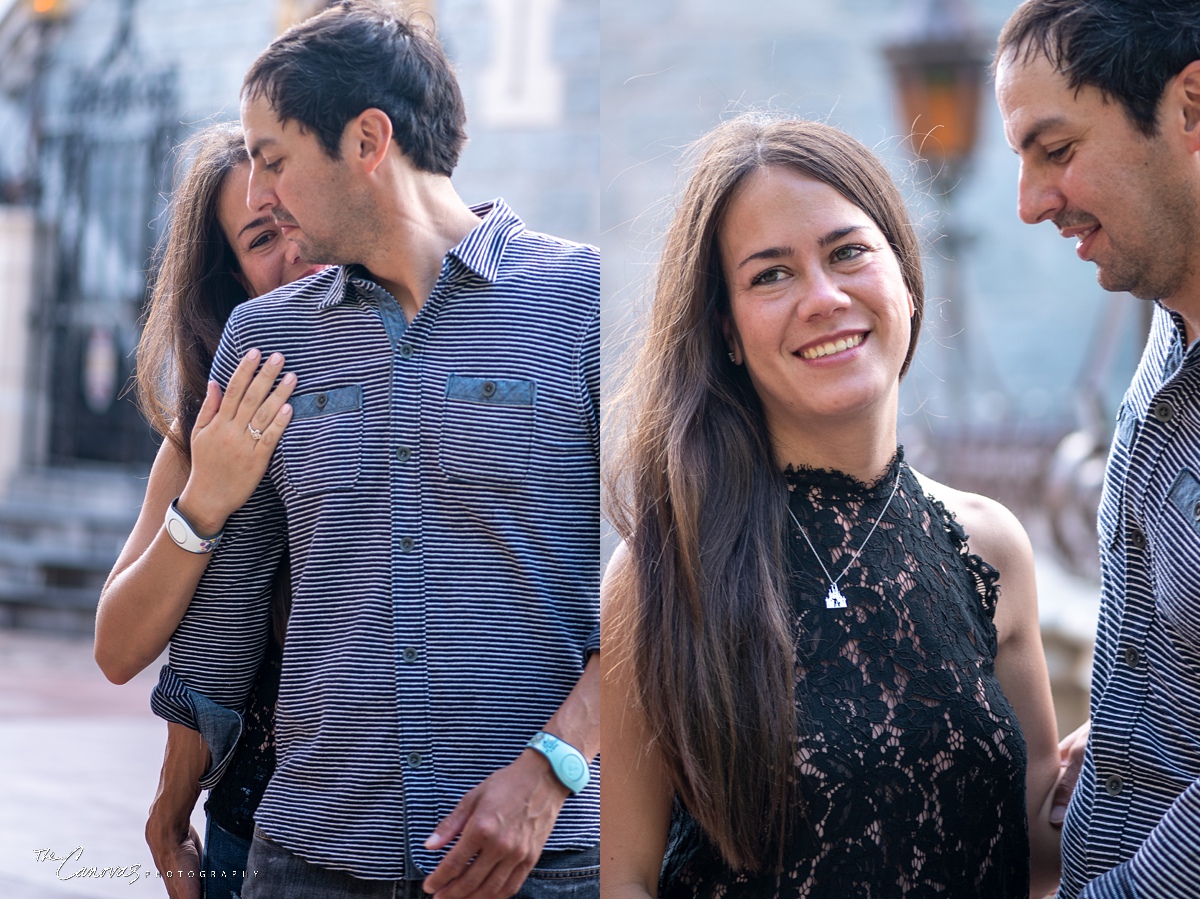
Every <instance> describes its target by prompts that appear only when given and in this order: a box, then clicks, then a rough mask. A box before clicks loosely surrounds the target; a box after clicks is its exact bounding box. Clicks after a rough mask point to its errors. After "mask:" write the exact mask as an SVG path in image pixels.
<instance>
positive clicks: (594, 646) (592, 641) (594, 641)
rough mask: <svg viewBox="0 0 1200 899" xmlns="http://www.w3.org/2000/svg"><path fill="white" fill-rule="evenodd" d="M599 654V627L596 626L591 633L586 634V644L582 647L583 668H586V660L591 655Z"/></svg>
mask: <svg viewBox="0 0 1200 899" xmlns="http://www.w3.org/2000/svg"><path fill="white" fill-rule="evenodd" d="M599 652H600V625H598V624H597V625H596V627H595V628H593V630H592V632H591V633H590V634H588V638H587V643H585V644H584V646H583V667H585V668H586V667H587V663H588V660H589V659H591V657H592V655H593V654H596V653H599Z"/></svg>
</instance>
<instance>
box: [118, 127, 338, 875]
mask: <svg viewBox="0 0 1200 899" xmlns="http://www.w3.org/2000/svg"><path fill="white" fill-rule="evenodd" d="M181 160H182V163H183V164H187V165H188V168H187V171H186V174H184V175H183V176H182V178H181V179H180V182H179V186H178V187H177V188H176V190H175V192H174V195H173V197H172V200H171V205H170V210H169V223H168V227H167V230H166V232H165V234H164V239H163V242H162V243H161V244H160V247H159V252H158V254H157V260H156V262H157V265H156V271H155V277H154V283H153V290H152V294H151V301H150V308H149V312H148V315H147V318H146V322H145V325H144V327H143V331H142V338H141V341H140V343H139V345H138V352H137V390H138V394H137V396H138V403H139V405H140V406H141V408H142V411H143V413H144V414H145V415H146V417H147V419H148V420H149V421H150V423H151V425H152V426H153V427H154V429H155V430H156V431H157V432H158V433H159V434H160V435H162V437H163V438H164V439H163V442H162V446H161V448H160V449H159V452H158V455H157V457H156V458H155V461H154V465H153V467H152V469H151V472H150V479H149V482H148V483H147V485H146V498H145V501H144V502H143V504H142V509H141V512H140V513H139V515H138V520H137V523H136V525H135V526H134V529H133V532H132V533H131V534H130V536H129V539H128V540H127V541H126V543H125V546H124V548H123V549H122V551H121V554H120V556H119V557H118V558H117V562H116V564H115V565H114V566H113V570H112V573H111V574H110V575H109V578H108V581H107V582H106V584H105V586H104V590H103V592H102V594H101V596H100V604H99V606H98V608H97V611H96V643H95V655H96V661H97V663H98V664H99V665H100V668H101V669H102V670H103V671H104V673H105V675H106V676H107V677H108V678H109V680H111V681H113V682H114V683H125V682H126V681H128V680H129V679H130V678H131V677H133V676H134V675H135V674H137V673H138V672H139V671H141V670H142V669H143V668H145V667H146V666H147V665H149V664H150V663H151V662H153V661H154V659H156V658H157V657H158V656H159V655H160V654H161V653H162V651H163V649H164V648H165V647H166V645H167V642H168V640H169V639H170V637H171V634H172V633H173V632H174V630H175V628H176V626H177V625H178V624H179V621H180V620H181V619H182V617H183V614H184V612H185V611H186V610H187V607H188V604H189V603H190V601H191V598H192V594H193V592H194V591H195V589H196V585H197V583H198V582H199V580H200V577H201V575H202V574H203V573H204V570H205V568H206V567H207V564H208V560H209V558H211V556H210V553H211V551H212V549H213V548H214V547H215V544H216V542H217V540H218V539H219V534H220V531H221V528H222V526H223V524H224V521H225V519H226V518H227V517H228V516H229V515H230V514H231V513H232V512H234V511H235V510H237V509H238V508H240V507H241V506H242V505H243V504H244V503H245V502H246V500H247V499H248V498H249V496H250V494H251V493H252V492H253V490H254V488H255V487H256V486H257V485H258V483H259V481H260V480H262V477H263V475H264V473H265V472H266V467H267V464H268V462H269V460H270V458H271V454H272V451H273V450H274V447H275V446H276V444H278V442H279V440H280V438H281V436H282V433H283V430H284V428H286V426H287V424H288V422H289V421H290V413H291V407H290V405H288V403H287V399H288V397H289V396H290V394H291V392H292V390H293V389H294V387H295V384H296V379H295V376H294V375H292V374H290V373H288V374H284V373H283V365H284V359H283V357H282V356H280V355H279V354H277V353H276V354H272V355H270V356H269V357H268V358H267V359H266V360H263V359H262V355H261V354H260V353H258V352H257V351H251V352H250V353H248V354H247V356H246V358H245V359H243V360H242V363H241V365H240V366H239V367H238V370H237V372H236V373H235V375H234V376H233V378H231V379H230V382H229V384H228V387H227V390H226V391H225V394H224V395H222V394H221V391H220V388H219V387H218V386H217V384H216V383H215V382H213V381H211V380H210V379H209V376H208V374H209V368H210V366H211V365H212V359H213V353H214V352H215V351H216V348H217V344H218V342H219V341H220V339H221V332H222V330H223V328H224V326H225V322H226V320H227V319H228V318H229V314H230V312H232V311H233V309H234V307H235V306H237V305H238V304H239V303H241V302H243V301H245V300H246V299H248V298H250V297H253V296H257V295H259V294H263V293H267V292H268V291H271V290H274V289H275V288H276V287H279V286H281V285H283V284H287V283H290V282H291V281H294V280H296V279H297V278H300V277H303V276H304V275H307V274H310V273H313V272H315V271H319V270H320V269H321V268H323V266H312V265H309V264H308V263H307V262H305V261H304V260H303V259H302V258H301V257H300V253H299V251H298V250H297V248H296V246H295V245H294V244H292V243H291V242H290V241H287V240H285V239H284V237H283V236H282V233H281V232H280V229H279V227H278V225H277V224H276V223H275V222H274V220H273V219H272V217H271V214H270V212H269V211H266V210H253V209H250V208H248V207H247V205H246V196H247V187H248V182H249V173H250V159H249V156H248V154H247V152H246V147H245V144H244V141H243V138H242V131H241V128H240V127H238V126H236V125H220V126H214V127H211V128H208V129H206V130H204V131H202V132H201V133H199V134H197V135H196V136H195V137H194V138H192V140H191V141H190V142H189V143H188V144H187V145H185V146H184V147H183V148H181ZM260 366H261V367H260ZM276 381H278V385H277V386H276ZM289 595H290V593H289V585H288V577H287V568H286V558H285V561H284V564H283V565H281V566H280V569H279V571H278V572H277V573H276V580H275V598H274V609H275V637H276V639H275V640H274V641H273V646H272V649H271V650H270V651H269V652H268V654H267V657H266V659H265V661H264V663H263V667H262V669H261V670H260V672H259V677H258V680H257V682H256V686H255V695H254V696H253V697H252V698H251V704H250V707H249V709H248V711H247V714H246V720H245V725H244V728H243V733H242V739H241V741H240V742H239V748H238V750H237V751H236V753H235V756H234V760H233V762H232V763H231V765H230V768H229V769H228V771H227V773H226V774H225V775H224V776H223V778H222V780H221V782H220V783H219V784H218V785H217V787H216V788H214V789H213V790H212V791H211V793H210V796H209V802H208V804H207V805H206V809H207V811H208V813H209V814H208V833H207V836H206V839H205V840H204V844H205V849H206V850H207V851H206V859H205V863H204V865H203V869H204V870H206V871H215V872H217V874H218V877H217V878H215V879H213V880H210V881H209V889H208V895H209V896H210V897H213V896H217V895H236V894H237V892H238V887H239V885H240V876H241V874H242V872H243V871H244V870H245V868H246V864H245V862H246V853H247V852H248V850H249V841H250V836H251V834H252V830H253V819H252V815H253V812H254V809H255V807H256V806H257V804H258V800H259V799H260V798H261V796H262V791H263V789H264V788H265V786H266V783H267V780H268V779H269V778H270V775H271V773H272V771H273V770H274V754H273V742H272V733H273V714H274V696H275V693H276V692H277V689H278V682H279V665H280V657H281V655H280V650H279V647H280V645H281V643H282V633H283V624H284V623H285V621H286V609H287V602H288V598H289ZM201 752H203V746H202V744H201V743H200V742H199V740H198V739H197V738H196V736H195V734H194V732H191V731H187V730H186V729H185V728H181V727H178V726H177V725H173V724H169V725H168V750H167V757H168V761H167V762H166V763H164V769H163V778H162V780H161V782H160V786H159V795H158V796H157V797H156V799H155V803H154V806H153V807H152V808H151V815H150V820H149V822H148V824H147V828H146V836H147V841H148V842H149V843H150V847H151V850H152V852H153V855H154V857H155V862H156V864H158V866H159V869H160V870H164V871H166V870H181V869H184V868H189V869H192V870H193V872H194V873H195V871H196V869H197V866H199V865H200V859H199V851H200V845H199V840H198V838H197V836H196V835H195V834H194V833H192V832H191V831H190V826H189V823H188V822H189V818H190V815H191V811H192V807H193V806H194V804H195V801H196V798H197V796H198V793H199V788H198V786H197V782H196V778H195V777H194V776H192V775H194V774H199V773H201V772H202V770H203V768H202V767H201V769H200V771H192V770H190V769H189V768H188V765H187V764H181V762H180V760H181V759H185V758H186V759H188V761H189V763H190V764H191V765H192V766H197V765H204V764H207V762H206V761H204V760H201V759H200V756H199V753H201ZM164 882H165V883H166V885H167V888H168V892H171V893H172V895H181V896H182V895H197V896H198V895H199V889H200V883H201V881H200V880H198V879H197V878H196V877H191V878H182V879H181V878H178V877H176V878H174V879H173V880H171V881H164Z"/></svg>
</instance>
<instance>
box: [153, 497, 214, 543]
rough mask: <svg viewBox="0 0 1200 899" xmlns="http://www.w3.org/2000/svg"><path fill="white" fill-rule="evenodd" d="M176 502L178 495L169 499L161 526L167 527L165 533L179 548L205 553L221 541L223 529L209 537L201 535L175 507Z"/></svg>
mask: <svg viewBox="0 0 1200 899" xmlns="http://www.w3.org/2000/svg"><path fill="white" fill-rule="evenodd" d="M177 502H179V497H175V499H173V500H171V505H169V506H168V507H167V517H166V518H164V519H163V527H165V528H166V529H167V535H168V536H169V537H170V538H171V539H172V540H174V541H175V544H176V545H177V546H178V547H179V548H180V549H184V550H187V551H188V552H190V553H196V555H205V554H207V553H210V552H212V551H213V550H214V549H216V548H217V544H218V543H220V542H221V535H222V534H223V533H225V531H224V530H220V531H217V533H216V534H214V535H213V536H211V537H201V536H200V535H199V534H197V533H196V529H195V528H193V527H192V524H191V522H190V521H188V520H187V519H186V518H184V517H183V513H181V512H180V511H179V509H178V508H176V506H175V504H176V503H177Z"/></svg>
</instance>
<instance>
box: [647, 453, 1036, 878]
mask: <svg viewBox="0 0 1200 899" xmlns="http://www.w3.org/2000/svg"><path fill="white" fill-rule="evenodd" d="M896 477H899V478H900V480H899V485H898V490H897V492H896V494H895V497H894V498H893V499H892V502H891V505H890V507H889V508H888V510H887V513H886V515H884V517H883V519H882V520H881V522H880V525H879V528H878V530H877V531H876V532H875V534H874V536H872V537H871V539H870V541H869V543H868V544H867V546H866V548H865V549H864V550H863V551H862V553H861V555H860V556H859V559H858V561H857V562H856V563H855V564H853V565H851V567H850V569H849V570H848V571H847V572H846V574H845V576H844V577H842V578H841V580H840V583H839V586H840V588H841V591H842V593H843V594H844V596H845V598H846V601H847V606H846V608H840V609H830V608H827V607H826V602H825V597H826V593H827V592H828V589H829V578H828V577H827V576H826V574H825V572H824V571H823V570H822V568H821V565H820V564H818V563H817V561H816V560H815V559H814V557H813V552H812V550H811V549H810V548H809V546H808V545H807V544H806V543H805V541H804V538H803V537H802V536H801V535H800V533H799V531H798V530H797V529H796V526H795V524H793V523H792V522H791V519H790V518H789V521H788V523H789V525H790V527H789V539H788V544H787V545H788V565H789V582H790V587H791V590H790V592H791V597H792V601H793V604H794V608H795V620H796V633H797V643H796V646H797V668H796V708H797V715H798V719H799V737H798V746H797V753H796V767H795V775H794V776H795V778H796V781H797V783H798V785H799V791H798V792H799V795H800V797H801V801H802V807H801V808H800V809H799V810H798V811H799V815H798V818H797V820H798V821H799V823H798V824H797V825H796V826H795V827H794V828H793V831H792V833H791V836H790V839H789V841H788V844H787V846H786V847H785V855H784V864H783V869H782V873H776V872H775V871H774V870H772V871H770V872H769V873H765V874H747V873H744V872H739V871H734V870H732V869H730V868H729V867H728V866H727V865H726V864H725V863H724V861H723V859H722V858H721V855H720V853H719V852H718V851H717V849H716V848H715V846H713V845H712V844H711V843H710V842H709V840H708V839H707V838H706V836H705V834H704V833H703V831H702V830H701V829H700V827H699V826H698V825H697V824H696V822H695V821H694V820H693V819H692V818H691V817H690V816H689V815H688V814H687V812H686V810H685V809H683V808H681V807H680V806H679V804H678V803H677V804H676V806H677V807H676V809H675V814H674V815H673V817H672V824H671V833H670V838H669V844H668V850H667V855H666V859H665V861H664V865H663V874H662V883H661V886H660V891H659V895H660V896H662V897H664V899H669V897H721V899H739V897H744V899H769V897H789V899H790V897H838V899H841V897H860V896H870V897H876V899H878V897H890V896H904V895H908V896H946V897H967V896H969V897H972V899H976V897H997V899H1011V897H1014V896H1020V897H1025V896H1028V894H1029V836H1028V828H1027V825H1026V820H1025V768H1026V755H1025V740H1024V737H1023V736H1022V734H1021V730H1020V726H1019V725H1018V723H1017V719H1016V715H1015V714H1014V712H1013V710H1012V708H1011V706H1010V705H1009V704H1008V700H1007V699H1006V698H1005V696H1004V693H1003V692H1002V691H1001V689H1000V684H999V683H998V682H997V680H996V677H995V672H994V670H993V661H994V659H995V655H996V629H995V626H994V625H993V623H992V613H993V611H994V610H995V605H996V599H997V596H998V587H997V580H998V574H997V572H996V571H995V569H993V568H991V567H990V566H989V565H987V564H986V563H985V562H984V561H983V560H981V559H980V558H979V557H978V556H975V555H972V554H971V553H970V552H969V551H968V548H967V535H966V534H965V533H964V532H963V529H962V527H961V526H960V525H959V524H958V522H957V521H955V520H954V518H953V516H952V515H951V514H950V513H949V512H947V511H946V509H945V508H944V507H943V506H942V504H941V503H940V502H937V501H936V500H932V499H930V498H929V497H927V496H926V495H925V494H924V493H923V492H922V490H921V487H920V484H919V483H918V482H917V479H916V477H915V476H914V475H913V473H912V471H911V470H910V469H909V468H908V467H907V466H906V465H904V464H903V451H899V452H898V453H897V456H896V459H895V460H893V462H892V465H891V467H890V468H889V470H888V472H887V473H886V474H885V475H884V476H883V477H882V478H881V479H880V481H879V482H878V483H877V484H875V485H874V486H871V487H868V486H867V485H865V484H862V483H860V482H858V481H856V480H854V479H853V478H850V477H848V476H846V475H843V474H840V473H837V472H828V471H814V470H809V469H804V470H800V471H791V470H789V471H788V472H787V481H788V487H789V489H790V491H791V496H790V498H789V502H790V506H791V510H792V512H793V514H794V515H795V516H796V518H797V519H798V521H799V522H800V524H802V525H803V526H804V528H805V529H806V531H807V533H808V536H809V538H810V539H811V541H812V543H813V545H814V546H815V547H816V549H817V550H818V551H819V552H820V553H821V561H822V562H823V563H824V565H825V568H827V569H828V570H829V571H830V572H832V573H833V575H834V577H835V578H836V577H838V575H839V574H840V573H841V571H842V569H843V568H845V567H846V565H847V563H848V562H849V561H850V558H851V557H852V555H853V553H854V551H855V550H856V549H858V547H859V546H861V545H862V542H863V540H864V538H866V536H867V533H868V532H869V531H870V528H871V525H872V524H873V523H874V521H875V519H876V518H877V517H878V516H879V514H880V512H881V511H882V510H883V508H884V505H885V503H886V502H887V499H888V496H889V495H890V494H891V492H892V487H893V484H895V483H896V482H895V480H894V479H895V478H896Z"/></svg>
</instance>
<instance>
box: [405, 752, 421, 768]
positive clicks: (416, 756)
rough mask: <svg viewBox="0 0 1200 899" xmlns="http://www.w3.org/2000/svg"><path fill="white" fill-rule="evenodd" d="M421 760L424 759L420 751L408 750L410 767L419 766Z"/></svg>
mask: <svg viewBox="0 0 1200 899" xmlns="http://www.w3.org/2000/svg"><path fill="white" fill-rule="evenodd" d="M423 761H425V760H424V759H423V758H421V753H419V752H410V753H409V754H408V767H410V768H420V767H421V762H423Z"/></svg>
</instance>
